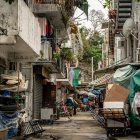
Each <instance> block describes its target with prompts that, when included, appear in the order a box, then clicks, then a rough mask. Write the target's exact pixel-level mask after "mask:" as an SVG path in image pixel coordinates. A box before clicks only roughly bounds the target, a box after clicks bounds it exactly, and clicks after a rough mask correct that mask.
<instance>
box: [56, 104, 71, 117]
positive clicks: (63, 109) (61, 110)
mask: <svg viewBox="0 0 140 140" xmlns="http://www.w3.org/2000/svg"><path fill="white" fill-rule="evenodd" d="M56 107H57V111H58V115H59V116H61V117H68V119H70V113H69V111H68V109H67V106H66V105H65V103H64V101H61V102H59V103H58V102H56Z"/></svg>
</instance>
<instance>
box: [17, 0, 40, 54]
mask: <svg viewBox="0 0 140 140" xmlns="http://www.w3.org/2000/svg"><path fill="white" fill-rule="evenodd" d="M18 29H19V36H20V37H21V38H22V39H23V40H24V41H25V42H26V43H27V44H28V45H29V46H30V47H31V48H32V49H33V50H34V51H35V52H36V53H37V54H39V53H40V49H41V29H40V25H39V22H38V19H37V18H35V16H34V15H33V13H32V12H31V11H30V9H29V8H28V6H27V5H26V4H25V3H24V1H23V0H18Z"/></svg>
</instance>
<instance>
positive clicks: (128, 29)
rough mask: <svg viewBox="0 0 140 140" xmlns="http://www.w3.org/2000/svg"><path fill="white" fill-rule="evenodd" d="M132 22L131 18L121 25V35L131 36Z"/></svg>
mask: <svg viewBox="0 0 140 140" xmlns="http://www.w3.org/2000/svg"><path fill="white" fill-rule="evenodd" d="M134 25H135V24H134V21H133V19H132V18H128V19H127V20H126V21H125V23H124V25H123V30H122V33H123V35H124V36H125V37H128V36H129V35H130V34H131V32H132V30H133V28H134Z"/></svg>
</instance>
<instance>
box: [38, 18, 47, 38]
mask: <svg viewBox="0 0 140 140" xmlns="http://www.w3.org/2000/svg"><path fill="white" fill-rule="evenodd" d="M38 21H39V24H40V28H41V36H43V37H44V36H46V24H47V23H46V18H38Z"/></svg>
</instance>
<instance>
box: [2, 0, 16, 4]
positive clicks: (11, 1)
mask: <svg viewBox="0 0 140 140" xmlns="http://www.w3.org/2000/svg"><path fill="white" fill-rule="evenodd" d="M4 1H5V2H8V3H9V4H12V3H13V2H14V1H15V0H4Z"/></svg>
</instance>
